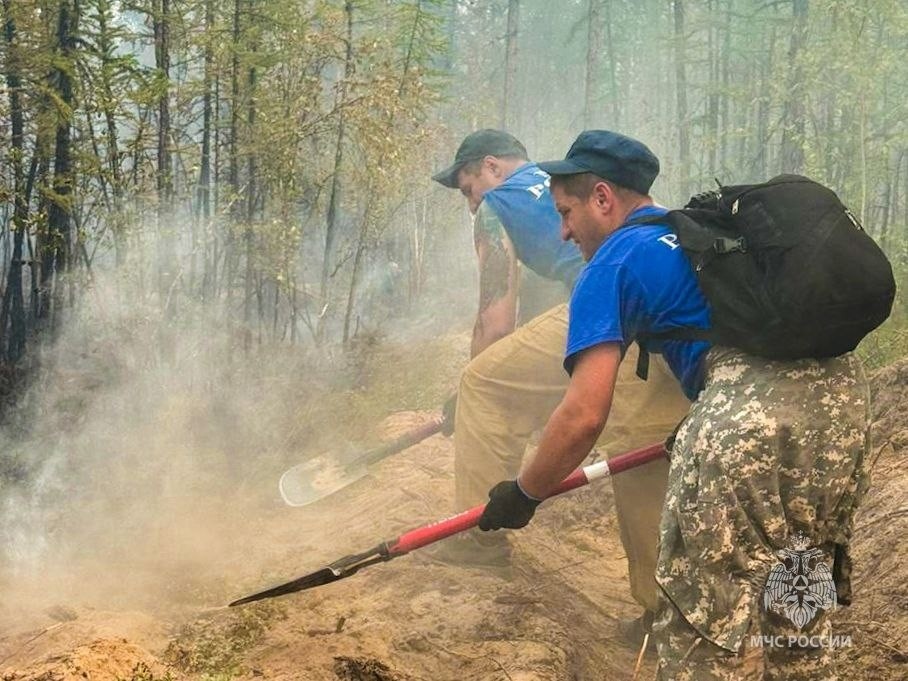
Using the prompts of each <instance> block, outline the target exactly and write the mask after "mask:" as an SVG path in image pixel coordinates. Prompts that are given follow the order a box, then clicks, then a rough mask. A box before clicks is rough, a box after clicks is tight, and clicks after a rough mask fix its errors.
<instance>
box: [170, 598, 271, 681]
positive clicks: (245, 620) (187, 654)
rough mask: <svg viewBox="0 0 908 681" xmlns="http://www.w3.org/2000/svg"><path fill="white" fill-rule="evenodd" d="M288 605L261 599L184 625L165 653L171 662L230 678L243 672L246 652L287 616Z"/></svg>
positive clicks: (210, 675) (192, 670)
mask: <svg viewBox="0 0 908 681" xmlns="http://www.w3.org/2000/svg"><path fill="white" fill-rule="evenodd" d="M286 616H287V615H286V606H285V605H284V604H282V603H278V602H276V601H262V602H260V603H256V604H254V605H248V606H244V607H242V608H238V609H236V610H232V611H230V612H229V613H225V614H224V615H223V616H221V617H218V618H215V619H210V620H199V621H197V622H194V623H192V624H189V625H187V626H186V627H184V628H183V630H182V631H181V632H180V634H179V635H178V636H177V638H176V639H175V640H174V641H172V642H171V643H170V645H169V646H168V647H167V650H166V651H165V653H164V658H165V659H166V660H167V661H168V663H170V664H172V665H174V666H175V667H177V668H178V669H180V670H181V671H184V672H187V673H190V674H203V675H204V676H205V678H209V679H219V678H231V677H233V676H236V675H238V674H240V673H241V672H242V667H241V661H242V659H243V653H244V652H246V651H247V650H249V649H250V648H252V647H253V646H254V645H255V644H256V643H258V642H259V641H260V640H261V639H262V637H263V636H264V635H265V633H266V632H267V631H268V628H269V627H271V626H272V625H273V624H274V623H275V622H277V621H281V620H283V619H286Z"/></svg>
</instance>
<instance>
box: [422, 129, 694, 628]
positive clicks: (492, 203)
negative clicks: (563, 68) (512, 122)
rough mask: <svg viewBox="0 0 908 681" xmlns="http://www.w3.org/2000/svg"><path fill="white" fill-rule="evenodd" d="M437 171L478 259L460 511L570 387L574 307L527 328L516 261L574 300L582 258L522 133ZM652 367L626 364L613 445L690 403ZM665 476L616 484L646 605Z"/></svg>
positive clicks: (483, 136)
mask: <svg viewBox="0 0 908 681" xmlns="http://www.w3.org/2000/svg"><path fill="white" fill-rule="evenodd" d="M434 179H435V180H436V181H437V182H439V183H440V184H442V185H444V186H446V187H450V188H457V189H459V190H460V191H461V194H463V196H464V198H466V200H467V203H468V206H469V209H470V212H471V213H473V214H474V216H475V217H474V223H473V232H474V241H475V245H476V253H477V256H478V258H479V310H478V313H477V317H476V324H475V326H474V329H473V339H472V344H471V357H472V360H471V362H470V363H469V365H468V366H467V368H466V369H465V370H464V372H463V376H462V378H461V381H460V386H459V390H458V399H457V409H456V417H455V428H454V450H455V505H456V510H457V511H462V510H465V509H467V508H470V507H472V506H476V505H478V504H481V503H483V502H484V501H485V500H486V495H487V492H488V489H489V487H490V486H491V485H492V484H494V483H495V482H496V481H498V480H500V479H501V478H502V477H507V476H513V475H515V474H516V473H517V470H518V468H519V466H520V461H521V458H522V457H523V454H524V450H525V449H526V446H527V442H528V440H529V439H530V436H531V435H532V433H533V432H534V431H537V430H538V429H540V428H541V427H542V426H543V425H544V424H545V422H546V420H547V419H548V417H549V416H550V415H551V413H552V410H553V409H554V408H555V406H556V405H557V404H558V402H559V401H560V400H561V398H562V397H563V396H564V391H565V388H566V387H567V382H568V379H567V375H566V374H565V373H564V370H563V368H562V359H563V355H564V347H565V333H566V331H567V306H566V305H565V304H564V303H563V302H562V303H561V304H555V305H554V306H553V307H552V308H551V309H549V310H548V311H546V312H543V313H542V314H540V315H538V316H536V317H535V318H533V319H532V320H530V321H528V322H527V323H526V324H524V325H523V326H519V327H518V326H517V321H516V320H517V317H518V314H517V312H518V310H517V308H518V291H520V292H521V298H522V289H521V288H520V284H519V282H520V276H519V269H520V267H519V264H518V263H520V264H522V265H524V266H525V267H526V268H527V269H529V270H531V271H533V272H534V273H535V274H536V275H537V276H539V277H540V278H544V279H546V280H549V281H551V282H553V284H554V285H556V286H559V287H560V289H561V301H564V300H565V299H566V298H567V295H568V292H569V291H570V288H571V287H572V286H573V285H574V282H575V280H576V278H577V276H578V273H579V271H580V270H581V268H582V266H583V260H582V258H581V257H580V254H579V253H578V252H577V249H576V248H575V247H574V246H573V244H570V243H566V242H565V241H563V240H562V239H561V234H560V225H561V218H560V217H559V215H558V213H557V212H556V211H555V206H554V204H553V202H552V196H551V192H550V191H549V176H548V174H547V173H545V172H543V171H541V170H540V169H539V167H538V166H537V165H536V164H535V163H532V162H531V161H529V160H528V158H527V153H526V149H525V148H524V147H523V145H522V144H521V143H520V142H519V141H518V140H517V139H516V138H514V137H513V136H512V135H509V134H508V133H506V132H503V131H500V130H479V131H477V132H474V133H472V134H471V135H468V136H467V137H466V139H464V141H463V143H462V144H461V145H460V148H459V149H458V150H457V154H456V156H455V159H454V163H453V164H452V165H451V167H449V168H447V169H446V170H444V171H442V172H440V173H438V174H436V175H435V176H434ZM520 302H521V304H520V307H521V308H522V307H523V303H524V301H523V300H521V301H520ZM651 374H652V375H651V379H650V381H649V382H643V381H641V380H639V379H638V378H637V377H636V376H635V375H634V371H633V367H630V368H628V369H627V370H623V371H622V372H621V374H620V375H619V377H618V382H619V383H620V384H621V388H622V389H621V397H620V398H619V402H618V404H617V405H616V408H615V410H614V418H613V420H612V421H610V423H609V428H608V429H607V430H606V432H605V434H604V436H603V438H602V439H601V440H600V445H602V447H603V449H604V451H605V453H606V455H607V456H612V455H615V454H620V453H622V452H624V451H627V450H630V449H633V448H636V447H640V446H644V445H648V444H651V443H653V442H658V441H660V440H662V439H664V438H665V436H666V435H668V434H669V433H670V432H671V431H672V429H673V428H674V427H675V425H677V423H678V421H680V420H681V418H682V416H683V415H684V414H685V413H686V412H687V408H688V406H689V403H688V401H687V400H686V399H685V397H684V395H683V394H682V393H681V391H680V390H679V389H678V387H677V384H676V382H675V381H674V379H673V378H672V376H671V373H670V371H669V370H668V367H667V366H666V365H665V363H664V362H662V361H661V359H660V360H657V361H655V362H653V367H652V371H651ZM667 475H668V466H667V462H662V461H660V462H654V463H653V464H650V465H647V466H645V467H643V468H641V469H639V470H636V471H633V472H631V473H628V474H626V475H624V476H622V477H621V479H620V480H619V479H616V481H615V483H616V484H615V487H614V491H615V508H616V511H617V516H618V523H619V528H620V531H621V539H622V543H623V544H624V547H625V551H626V554H627V558H628V572H629V577H630V583H631V592H632V594H633V596H634V598H635V599H636V600H637V601H638V602H639V603H640V604H641V605H642V606H643V607H644V609H646V610H648V611H652V610H653V608H654V607H655V603H656V586H655V580H654V572H655V564H656V555H657V554H656V539H657V534H658V523H659V513H660V509H661V505H662V498H663V496H664V489H665V481H666V479H667ZM509 555H510V546H509V544H508V543H507V539H506V537H504V536H495V535H491V536H490V535H483V534H481V533H478V532H477V533H470V534H467V535H464V536H460V537H457V538H451V539H449V540H447V541H446V542H445V543H444V544H442V545H440V546H439V548H438V550H437V551H436V557H443V558H446V559H447V560H449V561H451V562H455V561H456V562H461V563H472V564H474V565H477V564H478V565H491V566H496V565H497V566H501V565H503V564H507V563H508V562H509ZM628 624H630V623H625V627H624V628H623V629H624V632H623V633H625V635H626V637H627V638H637V639H638V640H639V639H642V633H641V630H642V628H643V624H644V622H643V621H639V620H638V621H637V625H636V626H627V625H628Z"/></svg>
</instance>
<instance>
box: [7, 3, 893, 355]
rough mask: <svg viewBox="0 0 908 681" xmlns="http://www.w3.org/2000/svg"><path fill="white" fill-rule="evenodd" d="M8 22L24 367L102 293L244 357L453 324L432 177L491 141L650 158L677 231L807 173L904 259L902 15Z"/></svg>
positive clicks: (68, 17)
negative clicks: (787, 175) (687, 213)
mask: <svg viewBox="0 0 908 681" xmlns="http://www.w3.org/2000/svg"><path fill="white" fill-rule="evenodd" d="M3 22H4V33H3V41H2V51H0V64H2V70H3V73H4V75H5V80H4V85H5V87H4V92H3V96H2V99H0V126H2V128H0V130H2V137H3V139H4V140H5V144H4V150H5V151H4V153H3V156H2V166H0V192H2V197H3V201H2V204H0V210H2V213H0V230H2V231H0V262H2V272H0V275H2V279H0V281H2V289H0V290H2V294H3V297H2V301H3V302H2V310H0V348H2V357H3V362H4V365H5V366H7V367H15V366H16V365H17V364H19V363H20V362H21V361H22V359H23V357H24V356H25V355H26V354H27V349H28V347H29V346H30V345H31V344H33V343H34V342H36V340H37V339H38V338H39V337H41V335H42V334H44V333H46V332H51V333H53V329H55V328H57V327H58V326H59V325H60V324H63V323H65V321H64V320H65V318H66V315H67V311H68V310H69V309H70V308H71V307H72V306H73V305H75V304H77V303H78V301H79V300H80V299H82V298H83V297H84V296H85V292H86V290H88V289H90V288H91V286H92V282H93V281H94V280H95V279H96V278H97V277H98V276H102V275H103V276H107V275H108V274H110V273H115V274H116V277H115V281H116V283H115V285H114V286H115V288H116V290H117V292H118V295H119V296H122V297H123V298H124V299H129V300H132V301H134V302H135V303H136V304H139V303H140V302H141V303H143V304H144V303H148V304H149V305H151V306H152V307H154V308H155V309H156V310H158V311H159V312H160V314H162V315H163V316H164V317H166V318H170V319H176V318H179V317H180V316H181V315H183V314H186V310H187V309H188V308H187V305H189V304H190V303H201V304H202V305H204V306H205V307H206V308H207V309H209V310H217V318H218V319H219V320H221V322H222V323H224V324H225V325H227V326H229V328H230V329H231V334H232V336H233V341H232V342H235V343H237V344H238V346H239V347H241V348H243V350H244V352H250V351H252V349H253V347H254V346H256V345H261V343H263V342H264V341H265V340H267V341H269V342H271V341H277V342H280V343H287V344H291V345H293V344H299V345H303V346H307V347H316V348H317V347H326V346H334V345H337V344H343V343H348V342H349V341H350V339H351V338H352V337H353V336H355V335H356V333H357V331H358V330H363V329H364V328H369V327H374V328H377V327H380V326H383V325H384V326H389V325H392V323H393V322H395V321H398V322H399V321H401V320H402V319H404V318H406V316H407V315H410V314H412V312H413V311H414V309H416V310H418V309H423V308H431V307H433V306H436V305H438V304H439V303H440V302H445V301H444V293H443V292H444V291H445V290H448V289H449V288H450V287H451V286H452V285H455V282H457V281H459V280H460V279H462V278H463V277H465V276H469V274H470V272H471V271H472V270H471V267H472V262H471V255H470V253H469V249H470V246H469V237H468V236H463V235H462V233H463V232H465V231H467V230H466V229H465V227H464V225H465V224H466V223H468V217H467V216H466V215H464V211H463V209H462V208H461V207H460V206H458V205H456V203H455V202H454V201H453V200H452V199H451V197H449V196H447V195H446V194H445V192H443V191H442V190H440V188H438V187H437V186H432V185H433V183H431V181H430V180H429V176H430V175H431V173H432V172H433V171H435V170H437V169H438V168H440V167H442V165H443V164H444V163H445V162H446V161H447V159H448V158H449V157H450V156H451V155H452V152H453V149H454V148H456V144H457V143H458V142H459V140H460V139H461V138H462V136H463V135H464V134H466V133H467V132H470V131H471V130H473V129H477V128H479V127H502V128H505V129H507V130H509V131H511V132H512V133H513V134H515V135H516V136H517V137H518V138H520V139H521V140H523V142H524V143H525V145H526V146H527V148H528V149H529V151H530V154H531V156H532V157H533V158H537V159H543V158H545V159H547V158H558V157H561V155H562V154H563V153H564V151H565V150H566V148H567V146H568V145H569V143H570V141H571V140H572V139H573V138H574V136H575V135H576V134H577V133H578V132H579V131H581V130H583V129H587V128H608V129H615V130H619V131H621V132H624V133H626V134H629V135H632V136H636V137H638V138H640V139H643V140H645V141H646V142H648V143H649V144H650V146H651V147H652V148H653V149H654V150H655V151H656V153H657V154H658V155H659V156H660V158H661V159H662V165H663V172H662V176H661V178H660V180H659V181H658V184H657V185H656V187H655V189H654V193H655V196H656V198H657V199H658V200H659V201H661V202H662V203H663V204H665V205H668V206H679V205H682V204H683V203H684V201H685V200H686V198H687V197H688V196H689V195H690V194H692V193H694V192H697V191H701V190H703V189H707V188H710V187H711V186H714V184H715V180H716V179H717V180H719V181H720V182H722V183H723V184H742V183H747V182H752V181H762V180H764V179H768V178H769V177H770V176H772V175H775V174H777V173H780V172H791V173H802V174H806V175H808V176H810V177H812V178H814V179H816V180H818V181H821V182H823V183H825V184H827V185H829V186H830V187H832V188H833V189H834V190H835V191H837V192H838V193H839V195H840V196H841V197H842V199H843V200H844V201H845V202H846V203H847V204H848V205H849V206H850V207H851V208H852V211H853V212H854V213H855V215H857V216H858V217H859V219H860V220H861V222H862V223H863V224H864V225H865V227H866V229H867V231H868V232H869V233H870V234H871V235H872V236H873V237H874V238H875V239H877V241H878V242H879V243H881V244H882V245H883V247H884V249H886V250H887V252H888V253H889V254H890V256H891V258H892V259H893V260H894V261H895V262H896V263H898V264H899V265H902V264H903V263H904V260H905V243H906V229H908V154H906V151H908V130H906V129H905V121H906V115H905V110H904V109H905V107H906V103H905V101H906V100H905V97H904V94H903V92H902V90H901V87H902V84H903V83H904V82H906V73H905V71H906V69H908V66H906V61H905V60H904V59H903V58H902V57H903V49H904V47H903V46H904V44H905V39H906V33H908V8H906V7H905V5H904V3H901V2H899V1H898V0H877V1H875V2H872V3H865V2H854V1H849V0H814V1H813V2H808V0H793V1H790V2H769V1H765V0H756V1H749V0H703V1H699V2H690V1H689V0H688V1H685V0H676V1H674V2H668V1H666V2H661V1H655V0H646V1H637V0H635V1H623V0H584V1H583V2H581V1H579V0H566V1H564V2H558V3H549V2H535V1H533V0H523V1H522V2H521V1H520V0H509V2H507V3H504V2H468V1H463V2H459V1H445V0H418V1H416V2H406V1H403V0H387V1H385V2H382V1H380V0H350V1H349V2H343V3H341V2H329V1H315V2H310V1H302V0H301V1H288V0H234V1H232V2H226V1H222V0H154V1H151V0H149V1H147V2H146V1H135V2H117V1H116V0H78V1H76V0H61V1H60V2H48V1H46V0H4V3H3ZM456 239H459V240H457V241H456V245H452V243H453V240H456ZM464 245H465V247H464ZM452 250H453V251H455V254H454V255H453V256H452ZM461 250H462V252H461ZM439 296H441V297H439Z"/></svg>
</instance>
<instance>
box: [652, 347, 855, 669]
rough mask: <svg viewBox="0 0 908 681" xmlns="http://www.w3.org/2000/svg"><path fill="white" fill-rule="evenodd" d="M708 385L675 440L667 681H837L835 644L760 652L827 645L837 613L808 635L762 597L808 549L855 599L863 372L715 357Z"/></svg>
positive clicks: (661, 571)
mask: <svg viewBox="0 0 908 681" xmlns="http://www.w3.org/2000/svg"><path fill="white" fill-rule="evenodd" d="M705 386H706V387H705V388H704V390H703V392H701V393H700V396H699V397H698V399H697V401H696V402H695V403H694V404H693V406H692V407H691V410H690V414H689V416H688V418H687V420H686V421H685V423H684V424H683V425H682V426H681V428H680V430H679V431H678V435H677V438H676V441H675V447H674V450H673V452H672V463H671V469H670V473H669V485H668V492H667V495H666V500H665V507H664V509H663V514H662V523H661V526H660V542H661V544H660V554H659V561H658V565H657V569H656V581H657V582H658V583H659V586H660V587H661V588H662V598H661V601H660V609H659V611H658V612H657V616H656V621H655V622H654V626H653V635H654V638H655V641H656V646H657V650H658V652H659V658H660V661H659V678H661V679H696V680H697V681H699V680H700V679H742V678H778V679H783V678H784V679H826V678H831V677H832V676H834V669H833V659H832V658H833V656H832V654H831V650H830V649H829V646H826V647H825V648H824V647H823V646H814V647H808V646H798V645H794V646H788V645H782V646H771V645H760V644H761V643H762V642H764V641H776V640H778V638H783V637H787V636H789V635H792V634H795V635H805V636H817V635H823V634H828V633H829V631H828V626H829V625H828V619H827V613H826V610H824V609H819V608H817V609H814V610H815V612H812V613H811V618H810V620H809V621H808V622H806V623H805V622H803V621H802V622H800V624H801V629H798V627H797V626H795V624H794V620H791V619H790V618H786V617H785V616H784V615H782V614H777V613H775V612H767V611H766V610H765V609H764V607H763V599H764V596H765V593H766V588H767V579H768V578H769V576H770V573H771V571H773V569H774V567H775V566H777V565H779V564H780V557H781V556H783V555H785V554H784V551H785V550H786V549H787V548H788V547H790V546H791V545H792V542H793V540H794V539H795V538H796V537H799V538H801V540H802V541H803V542H804V543H805V545H809V546H810V547H812V548H814V549H817V551H818V553H817V552H815V553H816V555H818V556H822V562H823V565H825V572H822V574H825V575H829V577H830V579H829V582H830V584H831V582H832V573H833V572H835V574H836V577H837V579H836V584H835V586H836V587H838V598H839V600H840V601H844V602H848V601H849V600H850V591H849V585H848V571H849V569H850V563H849V561H848V559H847V548H848V544H849V541H850V538H851V530H852V526H853V519H854V512H855V510H856V507H857V505H858V503H859V501H860V499H861V497H862V496H863V494H864V491H865V490H866V487H867V483H868V479H867V474H866V472H865V469H864V463H865V457H866V456H867V452H868V450H869V446H870V443H869V426H870V405H869V401H870V398H869V391H868V387H867V383H866V380H865V378H864V375H863V370H862V368H861V365H860V362H859V361H858V360H857V358H855V357H853V356H852V355H845V356H843V357H838V358H834V359H828V360H798V361H792V362H774V361H770V360H765V359H761V358H757V357H753V356H750V355H746V354H744V353H742V352H740V351H737V350H733V349H729V348H718V347H717V348H713V349H712V350H711V351H710V353H709V355H708V357H707V359H706V382H705ZM833 557H835V558H836V563H837V565H835V566H834V568H833V569H831V570H830V569H829V568H830V567H831V566H832V563H833ZM816 570H820V568H816ZM817 574H820V573H819V572H817ZM831 592H832V593H831V595H830V597H831V598H834V597H835V589H834V588H833V589H831ZM826 605H831V604H829V603H827V604H826ZM813 640H814V641H816V640H817V639H813ZM780 642H781V641H780Z"/></svg>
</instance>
